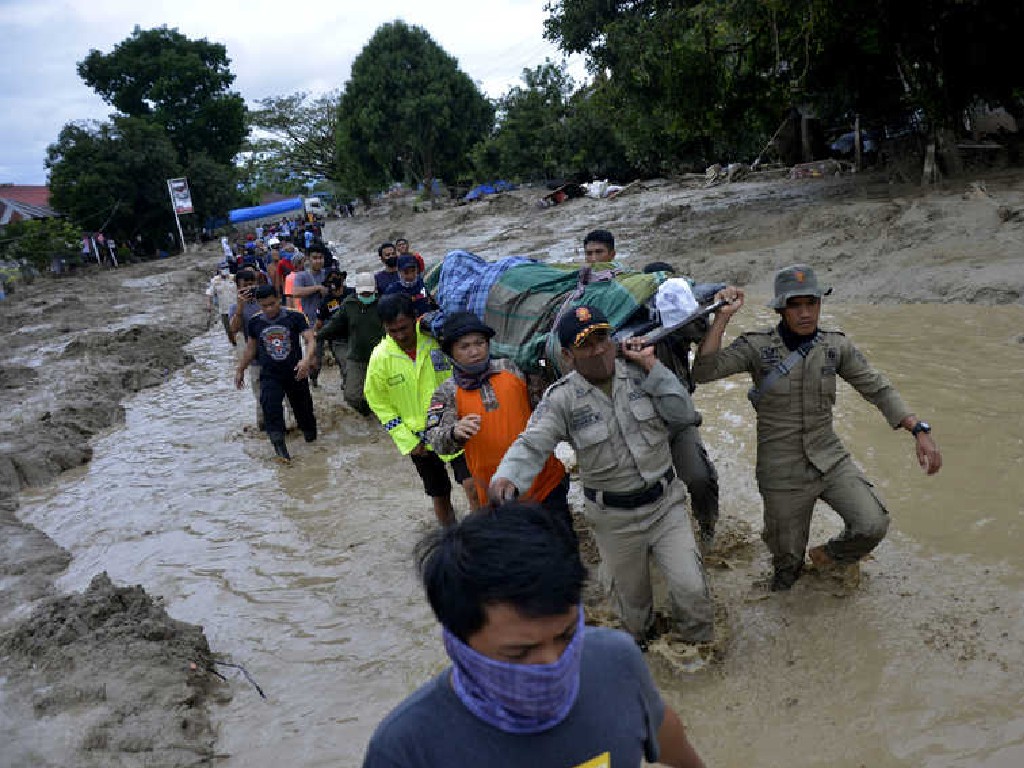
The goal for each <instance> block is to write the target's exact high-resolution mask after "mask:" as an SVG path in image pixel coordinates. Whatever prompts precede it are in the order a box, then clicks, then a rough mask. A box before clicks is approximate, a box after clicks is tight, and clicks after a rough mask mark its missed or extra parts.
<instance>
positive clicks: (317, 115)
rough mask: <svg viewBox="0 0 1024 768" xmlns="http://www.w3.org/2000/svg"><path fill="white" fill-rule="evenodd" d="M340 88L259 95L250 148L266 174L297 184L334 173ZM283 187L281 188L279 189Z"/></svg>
mask: <svg viewBox="0 0 1024 768" xmlns="http://www.w3.org/2000/svg"><path fill="white" fill-rule="evenodd" d="M340 100H341V91H331V92H330V93H326V94H322V95H320V96H313V95H311V94H308V93H305V92H302V91H300V92H298V93H292V94H289V95H287V96H268V97H267V98H265V99H260V100H259V101H258V102H257V104H258V108H257V109H253V110H250V112H249V114H248V121H249V128H250V138H249V142H248V145H247V147H246V151H247V152H249V153H252V156H253V157H254V159H255V163H256V166H257V167H258V168H259V169H260V170H261V171H262V174H263V175H266V176H269V177H281V178H285V179H292V180H294V181H295V182H297V183H299V184H306V183H312V182H316V181H318V180H320V179H331V178H334V176H335V175H336V172H337V163H336V162H335V153H336V152H337V145H338V137H337V127H338V103H339V101H340ZM281 191H283V190H281Z"/></svg>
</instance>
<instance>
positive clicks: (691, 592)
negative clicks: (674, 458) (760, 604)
mask: <svg viewBox="0 0 1024 768" xmlns="http://www.w3.org/2000/svg"><path fill="white" fill-rule="evenodd" d="M661 507H662V509H663V510H664V514H662V515H661V516H660V517H659V518H658V519H656V521H655V522H654V524H653V526H652V528H651V546H652V552H653V554H654V562H655V563H656V564H657V565H658V569H659V570H660V571H661V573H662V575H663V576H664V577H665V581H666V583H667V585H668V593H669V597H670V598H671V600H672V613H673V618H675V622H676V628H677V631H678V632H679V634H680V635H682V637H683V639H684V640H686V641H687V642H690V643H707V642H711V641H712V640H714V628H715V627H714V623H715V610H714V606H713V605H712V602H711V593H710V591H709V590H708V582H707V576H706V574H705V573H704V561H703V560H702V559H701V556H700V550H699V549H698V548H697V542H696V541H694V538H693V524H692V523H691V522H690V513H689V511H688V510H687V509H686V493H685V492H684V490H683V487H682V484H681V483H679V482H678V481H675V482H673V483H670V484H669V486H668V490H667V492H666V494H665V496H663V497H662V500H661Z"/></svg>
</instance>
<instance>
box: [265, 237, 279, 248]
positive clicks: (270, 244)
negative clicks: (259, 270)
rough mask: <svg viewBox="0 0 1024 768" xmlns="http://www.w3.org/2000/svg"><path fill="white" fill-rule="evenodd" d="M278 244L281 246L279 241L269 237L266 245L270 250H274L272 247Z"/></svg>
mask: <svg viewBox="0 0 1024 768" xmlns="http://www.w3.org/2000/svg"><path fill="white" fill-rule="evenodd" d="M280 244H281V241H280V240H278V239H277V238H276V237H271V238H268V239H267V245H269V246H270V247H271V248H274V247H276V246H278V245H280Z"/></svg>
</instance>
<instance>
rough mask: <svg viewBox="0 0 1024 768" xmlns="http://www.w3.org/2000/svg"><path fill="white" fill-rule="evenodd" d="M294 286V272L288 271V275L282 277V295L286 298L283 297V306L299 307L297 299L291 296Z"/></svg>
mask: <svg viewBox="0 0 1024 768" xmlns="http://www.w3.org/2000/svg"><path fill="white" fill-rule="evenodd" d="M294 287H295V273H294V272H289V273H288V276H287V277H286V278H285V279H284V295H285V296H287V297H288V298H286V299H285V306H286V307H289V308H291V309H298V308H299V300H298V299H296V298H295V297H293V296H292V288H294Z"/></svg>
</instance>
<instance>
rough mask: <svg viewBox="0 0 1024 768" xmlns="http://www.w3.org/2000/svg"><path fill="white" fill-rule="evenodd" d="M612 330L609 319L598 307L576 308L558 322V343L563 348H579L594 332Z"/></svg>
mask: <svg viewBox="0 0 1024 768" xmlns="http://www.w3.org/2000/svg"><path fill="white" fill-rule="evenodd" d="M611 329H612V326H611V324H610V323H609V322H608V318H607V317H605V314H604V312H602V311H601V310H600V309H598V308H597V307H588V306H586V305H584V306H582V307H576V308H575V309H571V310H569V311H568V312H566V313H565V314H564V315H562V319H561V320H559V321H558V341H559V342H560V343H561V345H562V347H563V348H566V349H567V348H569V347H578V346H579V345H580V344H582V343H583V341H584V340H585V339H586V338H587V336H589V335H590V334H591V333H593V332H594V331H599V330H606V331H610V330H611Z"/></svg>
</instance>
